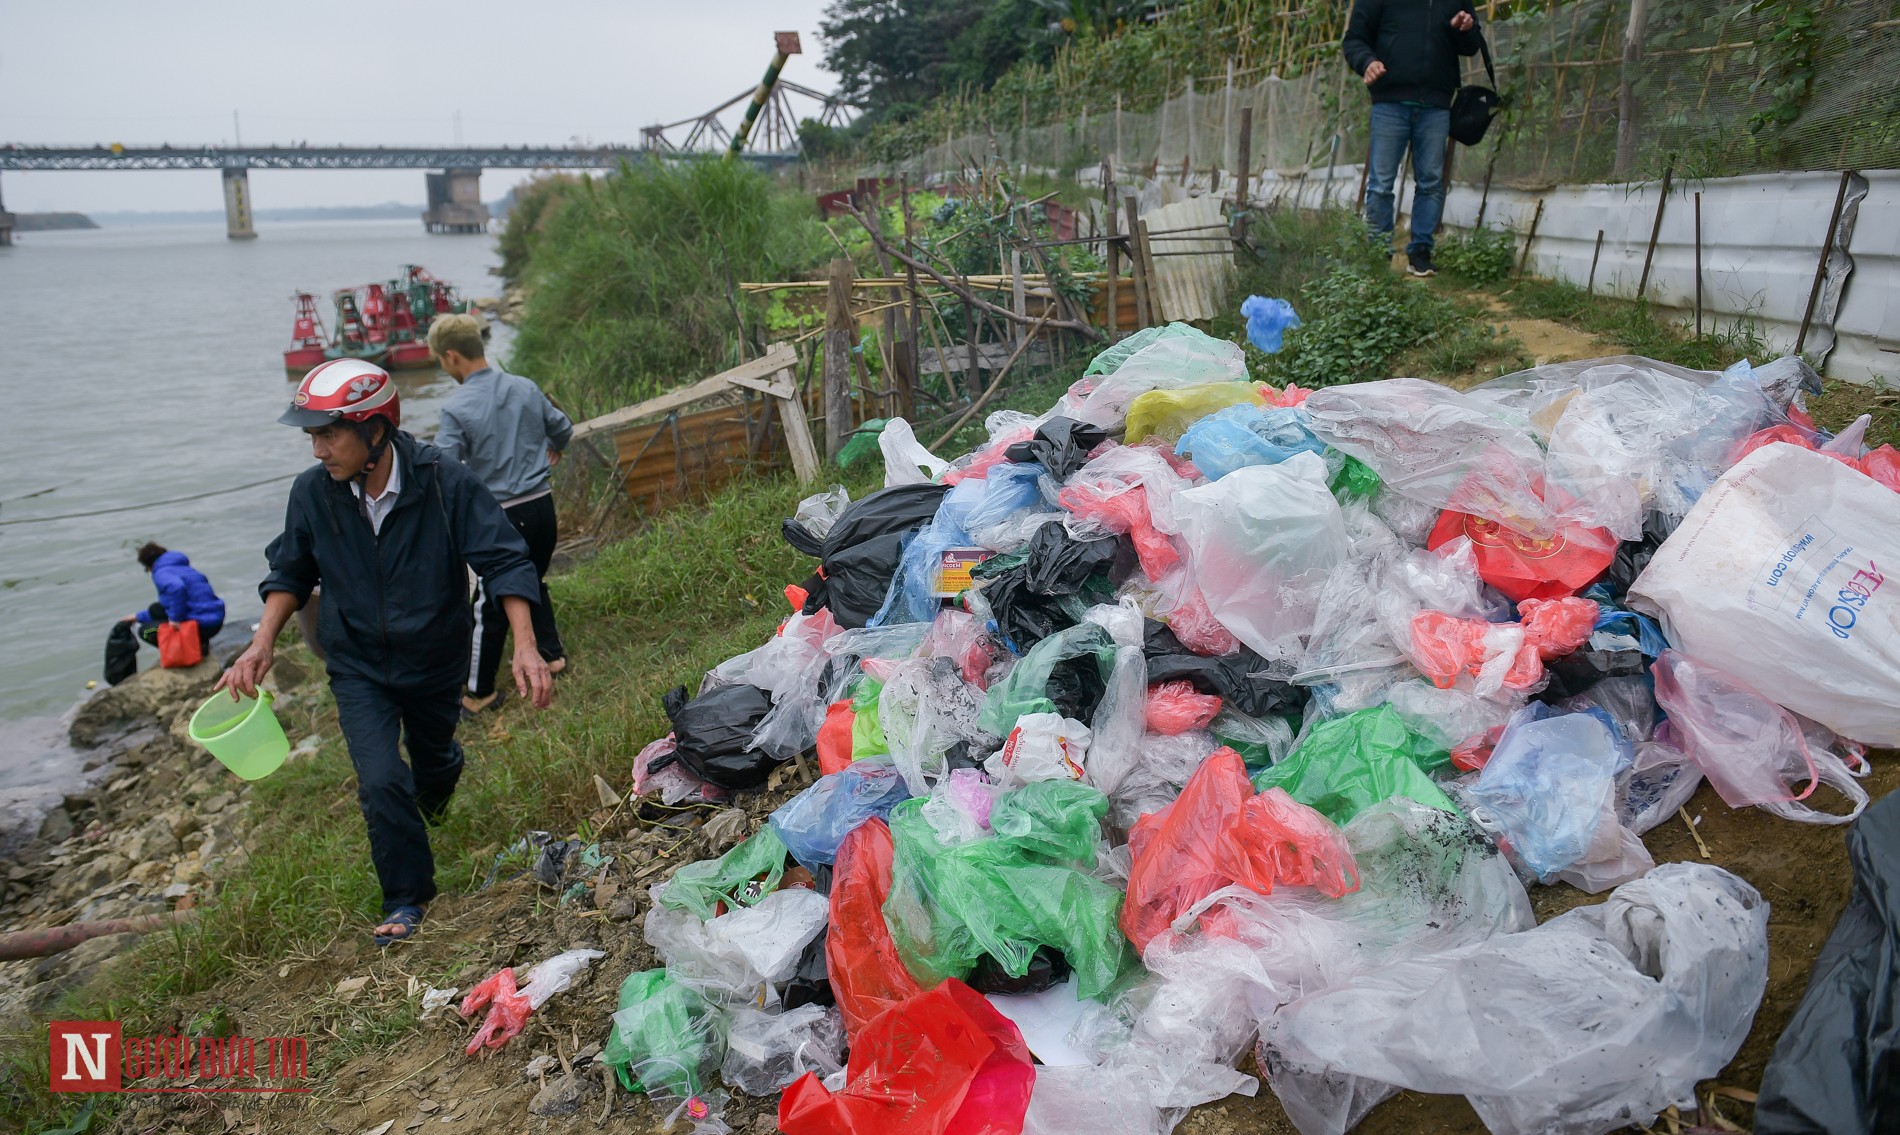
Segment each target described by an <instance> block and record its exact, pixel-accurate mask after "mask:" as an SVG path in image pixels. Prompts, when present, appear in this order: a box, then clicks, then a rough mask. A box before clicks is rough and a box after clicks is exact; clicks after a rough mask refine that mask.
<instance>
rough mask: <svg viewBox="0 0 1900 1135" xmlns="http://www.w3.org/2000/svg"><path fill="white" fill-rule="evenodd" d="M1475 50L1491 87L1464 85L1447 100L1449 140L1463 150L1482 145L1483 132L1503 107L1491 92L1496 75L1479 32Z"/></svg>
mask: <svg viewBox="0 0 1900 1135" xmlns="http://www.w3.org/2000/svg"><path fill="white" fill-rule="evenodd" d="M1478 50H1479V51H1481V52H1483V53H1484V73H1485V74H1486V75H1487V76H1489V77H1490V79H1491V86H1489V87H1481V86H1478V85H1477V84H1475V83H1467V84H1465V85H1464V86H1462V87H1459V88H1458V93H1457V94H1455V95H1453V96H1452V98H1451V136H1452V138H1453V139H1454V140H1456V141H1457V142H1459V143H1460V144H1462V145H1466V146H1475V145H1477V144H1478V143H1479V142H1482V141H1484V132H1485V131H1486V130H1489V129H1490V128H1491V120H1492V119H1493V118H1495V117H1497V113H1498V108H1499V107H1500V106H1501V105H1502V104H1503V100H1502V99H1500V98H1499V97H1498V92H1497V91H1496V90H1495V89H1494V88H1495V87H1496V86H1497V81H1498V73H1497V71H1496V70H1495V69H1493V68H1492V66H1491V45H1490V44H1488V43H1486V42H1485V41H1484V33H1483V32H1482V31H1480V32H1479V33H1478Z"/></svg>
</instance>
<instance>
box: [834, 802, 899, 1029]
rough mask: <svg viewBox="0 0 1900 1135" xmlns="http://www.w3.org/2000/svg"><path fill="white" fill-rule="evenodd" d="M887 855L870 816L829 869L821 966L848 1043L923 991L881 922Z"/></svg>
mask: <svg viewBox="0 0 1900 1135" xmlns="http://www.w3.org/2000/svg"><path fill="white" fill-rule="evenodd" d="M892 854H893V845H892V843H891V829H890V827H889V826H888V825H886V824H885V823H884V821H883V820H882V819H877V818H873V819H869V820H866V821H865V822H864V823H862V824H859V825H858V826H857V827H856V828H854V829H852V831H851V834H849V835H847V836H845V837H844V842H842V843H840V844H839V845H838V858H837V861H836V862H835V863H834V864H833V866H832V872H831V929H830V930H829V931H828V932H827V934H826V937H825V968H826V970H827V971H828V972H829V973H830V975H831V992H832V995H833V996H834V997H836V998H837V1001H838V1011H839V1012H840V1013H842V1014H844V1028H845V1035H846V1036H849V1037H851V1038H852V1039H853V1040H856V1038H857V1037H858V1035H859V1034H860V1033H862V1032H863V1031H864V1029H865V1028H866V1027H867V1026H869V1025H870V1023H871V1022H872V1020H874V1019H875V1018H877V1017H878V1016H879V1015H881V1014H882V1013H883V1012H884V1011H885V1010H887V1009H890V1008H892V1007H894V1006H896V1005H898V1004H900V1003H902V1002H904V1001H907V1000H909V999H910V998H912V997H915V996H917V994H918V993H920V992H922V991H923V987H922V986H920V985H918V984H917V979H916V978H914V977H912V976H911V975H910V971H909V970H907V969H905V968H904V963H903V961H902V959H900V958H899V957H898V954H897V944H896V943H895V942H893V941H892V940H891V930H890V927H889V926H888V925H887V924H886V923H885V921H884V900H885V899H886V898H889V897H890V893H891V856H892Z"/></svg>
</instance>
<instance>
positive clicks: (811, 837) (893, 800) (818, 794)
mask: <svg viewBox="0 0 1900 1135" xmlns="http://www.w3.org/2000/svg"><path fill="white" fill-rule="evenodd" d="M909 798H910V789H909V788H907V787H906V786H905V784H904V778H903V777H901V776H899V775H898V774H897V770H896V769H895V768H893V767H891V766H890V765H889V764H886V763H884V762H882V761H858V762H856V763H854V764H852V765H850V766H849V767H847V768H845V769H844V770H842V771H840V772H835V773H831V774H829V775H826V776H821V777H819V778H818V780H817V781H816V782H815V783H814V784H812V786H811V787H809V788H807V789H805V790H804V791H803V792H800V793H799V794H798V795H796V796H794V797H792V798H791V799H790V800H788V801H786V802H785V803H784V804H781V805H780V806H779V808H778V810H777V811H775V812H773V813H772V815H771V818H770V820H769V823H770V824H771V828H772V831H774V832H775V833H777V835H778V837H779V840H780V842H782V843H783V844H784V845H785V850H786V851H788V852H790V853H791V856H792V858H793V859H796V860H798V862H799V863H800V864H801V865H802V866H804V867H807V868H810V869H814V870H815V869H816V868H817V867H818V866H819V865H821V864H830V863H831V862H832V861H833V860H835V859H836V858H837V855H838V845H839V844H840V843H843V842H844V838H845V837H846V836H848V835H850V834H851V833H852V831H854V830H856V828H857V826H858V825H859V824H862V823H863V822H864V821H866V820H868V819H870V818H872V817H873V816H878V817H882V816H888V815H889V814H890V811H891V809H892V808H894V807H896V806H897V803H898V801H900V800H907V799H909Z"/></svg>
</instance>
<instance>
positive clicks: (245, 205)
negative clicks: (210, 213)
mask: <svg viewBox="0 0 1900 1135" xmlns="http://www.w3.org/2000/svg"><path fill="white" fill-rule="evenodd" d="M223 173H224V235H225V236H226V237H227V238H229V239H231V240H256V239H257V230H256V229H254V228H252V227H251V171H250V170H248V169H246V168H245V167H243V166H225V167H224V170H223Z"/></svg>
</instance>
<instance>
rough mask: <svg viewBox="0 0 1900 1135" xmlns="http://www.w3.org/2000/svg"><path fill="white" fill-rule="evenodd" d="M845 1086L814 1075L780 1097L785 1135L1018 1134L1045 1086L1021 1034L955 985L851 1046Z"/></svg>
mask: <svg viewBox="0 0 1900 1135" xmlns="http://www.w3.org/2000/svg"><path fill="white" fill-rule="evenodd" d="M845 1077H846V1078H845V1086H844V1088H843V1089H842V1090H840V1091H837V1092H832V1091H829V1090H827V1089H826V1088H825V1087H824V1086H823V1085H822V1084H820V1083H819V1082H818V1077H817V1076H814V1075H812V1074H811V1073H809V1072H808V1073H806V1074H805V1076H804V1077H803V1078H801V1079H800V1080H799V1081H798V1082H797V1083H795V1084H793V1085H792V1086H791V1087H789V1088H787V1089H786V1090H785V1094H784V1095H783V1096H781V1097H780V1098H779V1109H778V1123H779V1130H781V1131H783V1132H785V1135H963V1133H970V1135H1010V1133H1012V1132H1017V1131H1020V1130H1021V1129H1022V1117H1023V1112H1024V1111H1026V1110H1027V1109H1028V1107H1029V1093H1030V1090H1031V1088H1032V1086H1033V1085H1034V1084H1035V1080H1036V1070H1035V1065H1034V1064H1033V1063H1032V1058H1031V1057H1030V1054H1029V1048H1028V1046H1027V1045H1025V1044H1024V1043H1023V1038H1022V1033H1021V1031H1020V1030H1018V1029H1017V1028H1016V1026H1015V1025H1014V1024H1013V1023H1011V1022H1010V1020H1009V1019H1008V1018H1007V1017H1004V1016H1003V1015H1002V1014H1001V1013H998V1012H997V1011H996V1010H995V1008H993V1007H992V1006H991V1005H990V1003H989V1002H987V1001H985V1000H984V999H983V998H982V996H981V995H980V994H978V993H976V992H974V991H973V990H971V989H970V987H969V986H967V985H964V984H963V983H962V982H960V981H957V980H955V979H951V980H949V981H946V982H944V983H943V984H942V985H940V986H938V987H937V988H935V989H932V990H929V991H927V992H924V993H919V994H917V995H916V996H914V997H912V998H910V999H908V1000H907V1001H905V1002H903V1003H902V1004H901V1005H898V1006H896V1007H894V1008H892V1009H890V1010H888V1011H887V1012H885V1013H883V1014H882V1015H880V1016H879V1017H878V1018H877V1019H876V1020H874V1021H872V1022H871V1023H870V1025H868V1026H867V1027H866V1028H865V1029H864V1031H863V1032H862V1033H861V1034H859V1035H857V1036H854V1037H853V1038H852V1042H851V1059H850V1063H849V1065H848V1066H847V1069H846V1072H845Z"/></svg>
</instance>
